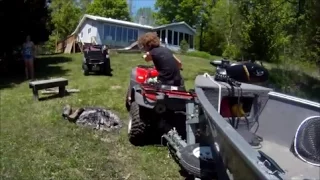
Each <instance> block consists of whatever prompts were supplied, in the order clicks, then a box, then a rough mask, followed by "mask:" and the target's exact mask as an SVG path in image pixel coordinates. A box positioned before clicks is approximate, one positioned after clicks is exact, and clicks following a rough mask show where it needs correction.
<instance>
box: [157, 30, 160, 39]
mask: <svg viewBox="0 0 320 180" xmlns="http://www.w3.org/2000/svg"><path fill="white" fill-rule="evenodd" d="M157 34H158V37H159V38H160V30H159V31H157Z"/></svg>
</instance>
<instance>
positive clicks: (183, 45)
mask: <svg viewBox="0 0 320 180" xmlns="http://www.w3.org/2000/svg"><path fill="white" fill-rule="evenodd" d="M188 49H189V44H188V42H187V41H186V40H184V39H183V40H182V41H181V42H180V52H181V54H185V53H187V52H188Z"/></svg>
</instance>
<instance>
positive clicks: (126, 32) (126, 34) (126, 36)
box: [122, 28, 128, 42]
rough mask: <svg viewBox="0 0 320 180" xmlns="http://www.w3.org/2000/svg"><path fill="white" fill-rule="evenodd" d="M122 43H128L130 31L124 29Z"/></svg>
mask: <svg viewBox="0 0 320 180" xmlns="http://www.w3.org/2000/svg"><path fill="white" fill-rule="evenodd" d="M122 42H128V29H127V28H122Z"/></svg>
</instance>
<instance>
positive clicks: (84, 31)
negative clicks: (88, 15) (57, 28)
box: [78, 19, 99, 43]
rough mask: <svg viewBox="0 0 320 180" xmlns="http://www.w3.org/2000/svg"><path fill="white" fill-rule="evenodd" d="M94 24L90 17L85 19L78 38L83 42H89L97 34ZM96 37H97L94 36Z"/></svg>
mask: <svg viewBox="0 0 320 180" xmlns="http://www.w3.org/2000/svg"><path fill="white" fill-rule="evenodd" d="M95 24H96V22H95V21H93V20H91V19H87V20H85V22H84V23H83V25H82V27H81V28H80V31H79V33H78V40H80V41H81V42H83V43H91V38H92V37H96V36H97V28H96V26H95ZM89 30H90V32H89ZM96 39H98V38H97V37H96ZM98 43H99V42H98Z"/></svg>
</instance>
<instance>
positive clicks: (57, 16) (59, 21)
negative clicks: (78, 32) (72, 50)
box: [50, 0, 81, 39]
mask: <svg viewBox="0 0 320 180" xmlns="http://www.w3.org/2000/svg"><path fill="white" fill-rule="evenodd" d="M50 10H51V23H52V25H53V27H54V31H55V34H56V36H57V38H59V39H64V38H66V37H67V36H69V35H70V34H71V33H72V32H73V31H74V29H75V28H76V26H77V25H78V23H79V20H80V18H81V9H80V8H79V7H78V6H77V5H76V3H75V1H73V0H54V1H52V3H51V4H50Z"/></svg>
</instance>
